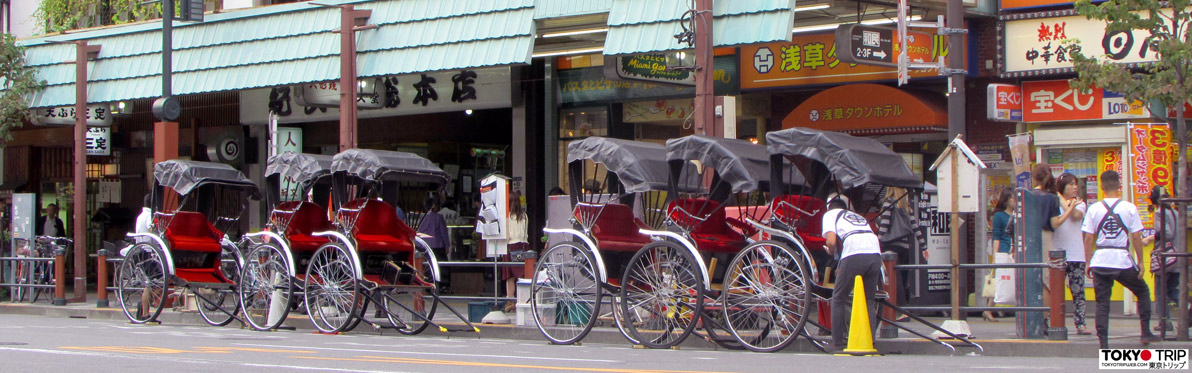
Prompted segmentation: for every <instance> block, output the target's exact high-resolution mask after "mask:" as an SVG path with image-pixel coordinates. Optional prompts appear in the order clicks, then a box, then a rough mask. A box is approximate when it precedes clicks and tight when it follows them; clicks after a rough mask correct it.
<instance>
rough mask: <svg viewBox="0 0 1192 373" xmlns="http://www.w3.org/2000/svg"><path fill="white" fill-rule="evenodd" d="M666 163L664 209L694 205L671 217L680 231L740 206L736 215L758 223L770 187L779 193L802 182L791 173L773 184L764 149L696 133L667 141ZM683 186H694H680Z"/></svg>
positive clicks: (747, 233)
mask: <svg viewBox="0 0 1192 373" xmlns="http://www.w3.org/2000/svg"><path fill="white" fill-rule="evenodd" d="M666 159H667V163H668V165H669V174H670V177H669V179H670V183H671V193H670V196H669V200H668V205H669V202H670V201H673V200H675V199H678V198H685V199H692V200H695V201H697V202H695V205H693V206H689V207H688V208H681V209H680V210H681V211H677V213H680V214H684V215H686V217H684V218H681V219H678V221H674V220H675V219H672V223H674V224H675V226H677V227H678V228H680V229H681V230H683V231H684V232H690V231H692V230H694V229H695V228H696V227H698V226H699V224H702V223H703V222H704V221H706V220H707V219H708V218H709V217H711V216H712V214H714V213H716V212H717V211H718V210H720V209H725V208H726V207H728V206H730V205H732V206H734V207H737V208H740V212H741V215H742V217H745V218H749V219H753V220H756V221H761V219H762V215H764V214H765V211H766V208H765V207H766V205H767V203H768V202H769V197H768V196H767V195H766V192H767V191H768V189H769V188H771V187H773V186H772V184H781V185H783V186H781V187H779V188H780V189H781V188H790V187H800V186H802V184H803V179H802V177H801V176H800V175H798V174H797V173H796V174H794V175H795V177H794V178H792V179H790V180H788V181H787V182H786V183H773V182H772V180H771V178H770V176H771V175H770V172H769V155H768V154H767V153H766V148H765V147H764V146H761V145H757V144H754V143H751V142H748V141H744V140H737V139H729V138H718V137H709V136H702V135H691V136H686V137H681V138H677V139H671V140H668V141H667V142H666ZM709 172H711V173H709ZM779 180H781V179H779ZM685 185H700V188H690V187H680V186H685ZM733 227H734V228H736V229H737V230H738V231H739V232H741V233H742V234H743V235H745V236H746V237H748V236H752V235H753V232H750V230H751V229H749V228H747V227H745V226H743V225H733Z"/></svg>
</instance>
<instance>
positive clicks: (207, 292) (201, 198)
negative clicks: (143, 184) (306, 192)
mask: <svg viewBox="0 0 1192 373" xmlns="http://www.w3.org/2000/svg"><path fill="white" fill-rule="evenodd" d="M153 179H154V186H153V191H152V193H151V194H152V198H151V206H152V210H153V220H152V228H151V232H149V233H129V234H128V236H129V237H132V238H133V239H135V240H136V241H137V243H135V244H134V245H133V246H131V247H129V248H128V251H127V252H126V253H125V255H124V257H123V260H122V262H121V264H120V267H119V268H118V269H117V271H116V281H115V282H116V286H117V287H116V295H117V298H119V301H120V308H122V309H123V310H124V315H125V316H127V317H128V319H129V320H130V321H132V322H133V323H136V324H142V323H146V322H150V321H155V320H156V319H157V316H158V315H160V314H161V311H162V309H163V308H164V307H165V305H166V301H167V298H168V297H169V296H170V295H171V293H173V294H175V295H178V294H180V292H177V289H178V288H181V289H186V290H190V291H191V292H192V293H193V294H194V296H195V299H196V303H197V304H196V305H197V308H198V311H199V315H201V316H202V317H203V320H204V321H206V322H207V323H208V324H211V325H215V326H222V325H227V324H228V323H230V322H232V320H234V319H236V312H237V310H238V305H237V303H238V302H237V299H238V297H237V296H236V280H237V277H238V275H239V273H240V270H239V269H240V265H241V264H242V261H241V257H240V253H239V248H238V244H237V242H242V241H238V240H233V239H232V237H230V235H229V234H227V233H225V232H229V231H230V230H232V229H237V228H239V227H238V225H239V220H240V216H241V215H242V214H243V212H244V210H245V207H246V206H247V205H248V201H249V199H254V200H256V199H260V192H259V191H258V190H257V185H256V184H254V183H253V182H252V181H251V180H249V179H248V178H246V177H244V174H243V173H241V172H240V171H238V170H236V169H235V168H232V166H229V165H226V164H223V163H212V162H199V161H188V160H168V161H165V162H160V163H158V164H156V165H155V166H154V167H153Z"/></svg>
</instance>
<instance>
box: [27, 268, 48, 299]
mask: <svg viewBox="0 0 1192 373" xmlns="http://www.w3.org/2000/svg"><path fill="white" fill-rule="evenodd" d="M50 263H53V262H36V263H33V265H32V268H33V282H32V283H33V284H34V285H53V284H54V276H53V272H54V269H53V266H51V265H50ZM50 291H51V290H50V289H47V288H42V287H35V288H32V293H33V298H32V299H29V303H37V299H38V298H40V297H41V295H42V294H46V296H47V297H49V293H50Z"/></svg>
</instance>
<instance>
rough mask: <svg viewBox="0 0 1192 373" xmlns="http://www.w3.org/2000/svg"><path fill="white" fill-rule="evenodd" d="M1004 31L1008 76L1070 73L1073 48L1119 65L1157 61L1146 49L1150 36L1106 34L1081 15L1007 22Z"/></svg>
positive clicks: (1100, 24)
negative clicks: (1065, 41)
mask: <svg viewBox="0 0 1192 373" xmlns="http://www.w3.org/2000/svg"><path fill="white" fill-rule="evenodd" d="M1144 17H1146V15H1144ZM1004 31H1005V32H1004V35H1005V48H1004V50H1003V54H1002V56H1003V58H1004V62H1005V63H1004V66H1005V71H1004V72H1005V75H1007V76H1015V77H1016V76H1026V75H1038V74H1058V73H1063V72H1066V71H1070V70H1071V68H1072V58H1071V56H1070V54H1069V53H1070V52H1071V49H1072V48H1073V47H1074V46H1075V47H1078V48H1080V50H1081V52H1082V53H1083V54H1084V55H1085V56H1089V57H1097V58H1099V59H1101V60H1107V61H1112V62H1116V63H1127V64H1128V63H1140V62H1153V61H1156V60H1158V56H1156V54H1155V52H1154V51H1151V50H1149V49H1148V48H1145V47H1144V46H1143V44H1144V43H1143V41H1144V40H1146V38H1147V37H1148V36H1149V33H1148V32H1145V31H1138V30H1134V31H1132V32H1126V31H1114V32H1107V31H1106V23H1105V21H1095V20H1089V19H1088V18H1085V16H1082V15H1071V16H1066V17H1052V18H1032V19H1019V20H1011V21H1005V26H1004ZM1065 39H1079V41H1080V42H1079V43H1077V44H1074V45H1069V44H1065V43H1064V40H1065Z"/></svg>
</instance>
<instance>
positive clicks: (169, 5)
mask: <svg viewBox="0 0 1192 373" xmlns="http://www.w3.org/2000/svg"><path fill="white" fill-rule="evenodd" d="M173 73H174V0H161V97H162V98H166V97H170V96H171V95H172V94H173V92H171V87H173V76H171V75H173ZM156 161H157V162H161V161H164V159H158V160H156Z"/></svg>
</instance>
